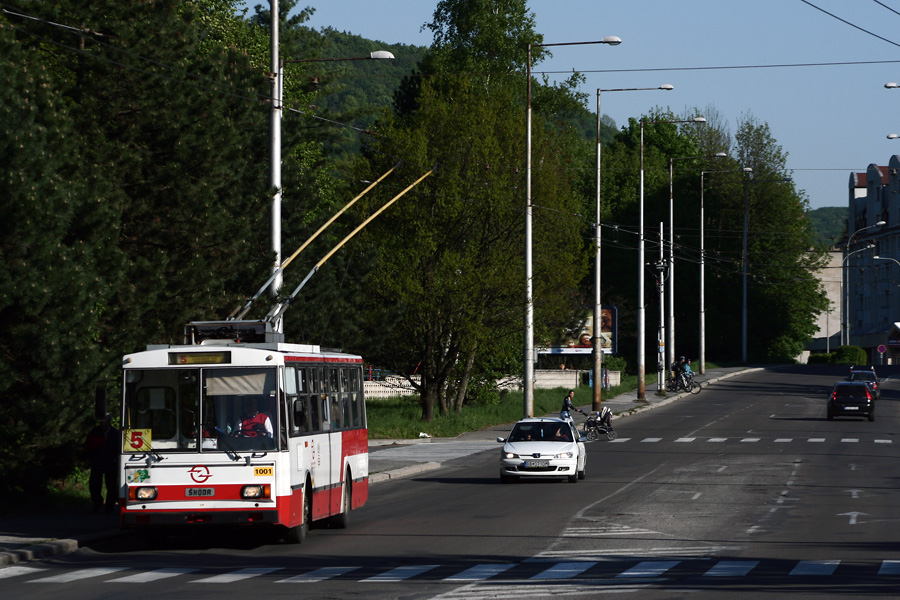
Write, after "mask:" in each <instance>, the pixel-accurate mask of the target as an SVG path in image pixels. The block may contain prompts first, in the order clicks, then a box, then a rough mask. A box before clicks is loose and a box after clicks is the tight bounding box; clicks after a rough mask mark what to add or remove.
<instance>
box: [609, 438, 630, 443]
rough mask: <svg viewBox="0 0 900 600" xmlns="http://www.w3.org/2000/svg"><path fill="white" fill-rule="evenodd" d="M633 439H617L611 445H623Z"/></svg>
mask: <svg viewBox="0 0 900 600" xmlns="http://www.w3.org/2000/svg"><path fill="white" fill-rule="evenodd" d="M630 439H631V438H616V439H614V440H612V441H611V442H610V444H621V443H622V442H627V441H629V440H630Z"/></svg>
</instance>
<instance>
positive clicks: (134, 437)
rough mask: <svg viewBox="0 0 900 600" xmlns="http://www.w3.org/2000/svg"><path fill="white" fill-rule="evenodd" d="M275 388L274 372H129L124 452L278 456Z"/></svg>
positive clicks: (181, 369)
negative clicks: (266, 453)
mask: <svg viewBox="0 0 900 600" xmlns="http://www.w3.org/2000/svg"><path fill="white" fill-rule="evenodd" d="M275 382H276V369H275V368H274V367H268V368H239V367H229V368H197V369H190V368H188V369H185V368H180V369H132V370H128V371H126V373H125V397H124V409H125V410H124V426H123V428H124V429H125V432H124V433H125V440H124V450H125V451H126V452H149V451H153V452H161V451H176V452H179V451H181V452H184V451H190V452H196V451H197V449H198V447H199V448H200V451H202V452H235V451H270V450H276V449H278V445H279V444H278V441H279V437H280V436H278V410H277V403H276V398H277V392H278V390H277V387H276V384H275Z"/></svg>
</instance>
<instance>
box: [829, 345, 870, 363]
mask: <svg viewBox="0 0 900 600" xmlns="http://www.w3.org/2000/svg"><path fill="white" fill-rule="evenodd" d="M832 355H833V358H832V360H831V362H832V363H833V364H836V365H865V364H867V363H868V362H869V359H868V358H867V357H866V351H865V350H863V349H862V348H860V347H859V346H839V347H838V348H837V350H835V351H834V352H833V353H832Z"/></svg>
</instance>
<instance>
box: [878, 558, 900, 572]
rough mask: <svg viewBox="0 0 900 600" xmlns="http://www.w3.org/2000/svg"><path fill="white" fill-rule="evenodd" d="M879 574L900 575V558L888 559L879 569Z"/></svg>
mask: <svg viewBox="0 0 900 600" xmlns="http://www.w3.org/2000/svg"><path fill="white" fill-rule="evenodd" d="M878 574H879V575H900V560H886V561H884V562H883V563H881V568H880V569H878Z"/></svg>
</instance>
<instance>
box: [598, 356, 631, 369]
mask: <svg viewBox="0 0 900 600" xmlns="http://www.w3.org/2000/svg"><path fill="white" fill-rule="evenodd" d="M603 368H604V369H609V370H610V371H621V372H622V373H625V372H626V371H627V370H628V361H627V360H625V358H624V357H622V356H607V357H606V358H605V359H604V360H603Z"/></svg>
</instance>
